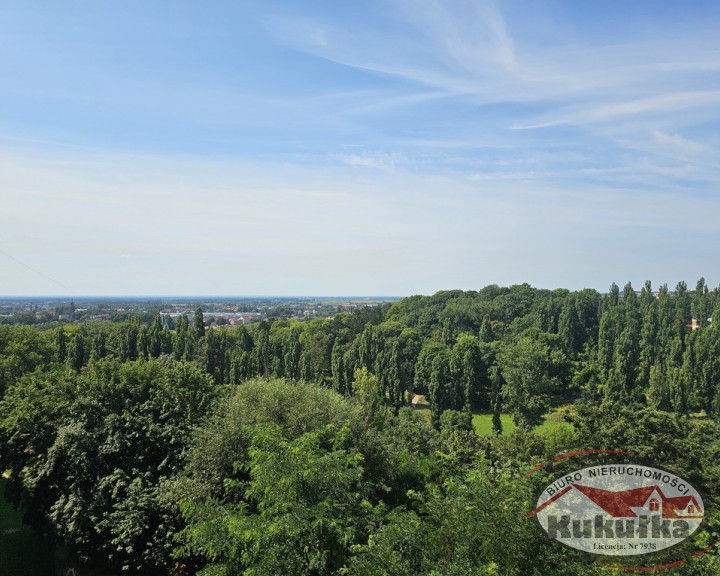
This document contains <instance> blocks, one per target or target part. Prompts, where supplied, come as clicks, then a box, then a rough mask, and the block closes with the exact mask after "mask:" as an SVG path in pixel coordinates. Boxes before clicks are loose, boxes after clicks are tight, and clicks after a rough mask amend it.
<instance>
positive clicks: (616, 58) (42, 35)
mask: <svg viewBox="0 0 720 576" xmlns="http://www.w3.org/2000/svg"><path fill="white" fill-rule="evenodd" d="M719 29H720V3H717V2H715V1H687V2H675V1H673V2H670V1H661V0H651V1H639V0H634V1H633V2H620V1H611V0H604V1H598V2H592V1H587V2H577V1H575V0H568V1H549V0H545V1H532V0H522V1H520V0H508V1H502V2H501V1H497V2H486V1H482V0H473V1H469V0H468V1H463V0H456V1H455V0H446V1H439V0H438V1H429V0H382V1H377V2H375V1H353V2H337V1H332V2H330V1H313V2H289V1H288V2H280V1H273V0H270V1H263V2H244V1H232V2H230V1H228V2H224V1H215V2H204V3H200V2H195V1H192V2H191V1H187V0H173V1H172V2H170V1H158V2H146V1H129V2H122V3H119V2H94V1H89V0H88V1H77V0H67V1H65V2H61V3H60V2H55V3H52V2H39V1H28V2H19V1H18V2H5V3H3V4H2V5H0V294H5V295H9V294H21V295H41V294H68V295H104V294H112V295H124V294H187V295H215V294H233V295H340V294H342V295H348V294H354V295H409V294H417V293H422V294H430V293H433V292H435V291H437V290H440V289H452V288H462V289H478V288H481V287H483V286H485V285H487V284H491V283H497V284H501V285H510V284H514V283H521V282H529V283H531V284H533V285H535V286H539V287H545V288H555V287H566V288H570V289H580V288H583V287H592V288H597V289H599V290H601V291H604V290H606V289H607V287H608V286H609V284H610V283H611V282H613V281H615V282H617V283H618V284H621V285H622V284H624V283H625V282H627V281H632V282H633V285H635V286H636V287H638V288H639V287H640V286H641V285H642V283H643V282H644V281H645V280H647V279H650V280H652V281H653V283H654V285H655V286H658V285H659V284H660V283H663V282H667V283H668V284H669V285H670V287H671V289H672V288H673V287H674V285H675V283H676V282H677V281H679V280H686V281H687V282H688V284H689V285H691V286H694V284H695V281H696V280H697V279H698V278H699V277H701V276H704V277H705V278H706V280H707V281H708V283H709V284H710V285H711V286H716V285H717V283H718V282H720V275H719V274H718V272H717V263H718V262H720V225H718V221H719V219H720V195H719V194H718V193H717V190H718V186H719V184H720V161H719V160H718V159H719V158H720V34H718V33H717V30H719Z"/></svg>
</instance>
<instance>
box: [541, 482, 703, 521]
mask: <svg viewBox="0 0 720 576" xmlns="http://www.w3.org/2000/svg"><path fill="white" fill-rule="evenodd" d="M572 489H575V490H577V491H578V492H580V493H582V494H583V495H584V496H585V497H586V498H588V499H589V500H590V501H591V502H593V504H595V505H596V506H597V507H598V508H601V509H602V510H603V511H604V512H605V513H607V514H608V515H609V516H612V517H614V518H637V517H638V516H640V515H641V514H645V515H647V514H652V513H653V512H654V513H659V514H660V515H661V516H662V517H663V518H668V519H675V518H692V519H694V520H702V519H703V517H704V516H703V511H702V509H701V508H700V505H699V504H698V501H697V500H696V499H695V496H692V495H690V496H675V497H673V498H668V497H667V496H665V494H663V492H662V490H660V488H659V487H658V486H643V487H642V488H633V489H631V490H620V491H617V492H613V491H612V490H602V489H601V488H592V487H590V486H582V485H581V484H570V485H569V486H567V487H566V488H565V489H564V490H561V491H560V492H558V493H557V494H555V496H553V497H552V498H550V499H549V500H547V501H545V502H544V503H543V504H542V505H541V506H539V507H538V508H536V509H535V510H533V511H532V512H531V513H530V514H528V516H534V515H535V514H537V513H538V512H540V510H542V509H543V508H545V507H546V506H549V505H550V504H552V503H553V502H555V501H557V500H559V499H560V498H562V497H563V496H565V495H566V494H567V493H568V492H569V491H570V490H572Z"/></svg>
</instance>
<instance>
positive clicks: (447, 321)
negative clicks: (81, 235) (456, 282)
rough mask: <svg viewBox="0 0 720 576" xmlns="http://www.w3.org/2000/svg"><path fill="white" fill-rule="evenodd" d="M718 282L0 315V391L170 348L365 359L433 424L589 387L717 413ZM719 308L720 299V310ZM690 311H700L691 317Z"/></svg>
mask: <svg viewBox="0 0 720 576" xmlns="http://www.w3.org/2000/svg"><path fill="white" fill-rule="evenodd" d="M718 302H719V298H718V290H717V289H714V290H710V289H709V288H708V286H707V285H706V284H705V282H704V280H703V279H701V280H700V281H698V283H697V285H696V288H695V290H694V291H691V290H688V289H687V285H686V284H685V283H684V282H680V283H678V284H677V286H676V287H675V290H674V291H673V292H672V293H671V292H669V290H668V288H667V286H666V285H663V286H660V288H659V289H658V291H657V292H654V291H653V290H652V287H651V285H650V283H649V282H647V283H646V284H645V285H644V286H643V288H642V289H641V290H640V292H639V293H637V292H636V291H635V290H634V289H633V287H632V286H631V285H630V284H629V283H628V284H627V285H626V286H625V287H624V289H623V290H622V291H620V289H619V288H618V286H617V285H615V284H613V285H612V286H611V287H610V290H609V292H608V293H607V294H605V295H601V294H599V293H598V292H597V291H595V290H582V291H579V292H570V291H567V290H555V291H549V290H539V289H535V288H532V287H530V286H528V285H526V284H523V285H518V286H512V287H509V288H501V287H498V286H488V287H486V288H483V289H482V290H480V291H476V292H475V291H468V292H463V291H444V292H438V293H437V294H435V295H434V296H427V297H426V296H413V297H410V298H405V299H404V300H401V301H399V302H397V303H395V304H393V305H385V306H377V307H373V308H370V307H368V308H363V309H359V310H356V311H355V312H354V313H352V314H350V313H341V314H338V315H337V316H335V317H334V318H333V319H316V320H311V321H307V322H298V321H296V320H270V321H267V320H266V321H263V322H259V323H256V324H251V325H249V326H239V327H234V328H226V329H219V328H211V329H208V328H207V327H206V326H205V323H204V321H203V315H202V310H200V309H198V311H197V312H196V314H195V315H194V318H193V321H192V323H190V322H189V321H188V318H187V317H186V316H181V317H180V318H179V319H178V320H177V322H176V325H175V328H174V329H173V330H170V329H169V328H168V326H167V325H166V324H165V323H164V322H163V318H162V317H161V316H160V315H159V314H158V315H157V316H156V317H155V318H154V319H153V321H152V322H148V323H146V324H142V323H140V321H139V320H138V319H132V320H127V321H124V322H120V323H95V324H93V323H86V324H83V325H80V326H66V327H61V328H57V329H54V330H51V331H48V332H42V333H36V332H33V331H32V329H31V328H27V327H23V328H11V327H0V352H1V354H0V358H1V359H2V360H0V361H2V365H0V394H1V393H2V389H3V387H4V386H5V385H7V383H8V382H10V381H12V380H13V379H16V378H17V377H18V376H19V375H20V374H21V373H23V372H24V371H27V370H31V369H32V368H34V367H35V366H38V365H41V364H46V363H50V362H53V361H55V362H59V363H62V364H66V365H68V366H71V367H72V368H74V369H75V370H76V371H80V370H81V369H82V368H83V367H84V366H86V365H87V364H89V363H92V362H94V361H97V360H100V359H103V358H109V357H113V358H117V359H119V360H121V361H127V360H137V359H147V358H159V357H162V356H169V357H172V358H174V359H175V360H178V361H180V360H184V361H192V362H195V363H198V364H199V365H200V366H201V367H202V368H203V369H204V370H205V371H206V372H207V373H208V374H210V375H211V376H212V378H213V380H214V381H215V383H216V384H220V385H225V384H239V383H241V382H243V381H245V380H248V379H250V378H254V377H256V376H263V377H270V376H275V377H279V378H291V379H295V380H305V381H312V382H317V383H319V384H321V385H323V386H327V387H330V388H333V389H334V390H336V391H337V392H339V393H341V394H343V395H348V396H350V395H353V393H354V391H353V389H352V383H353V380H354V379H355V374H356V372H357V371H358V370H361V369H365V370H367V372H368V373H370V374H372V375H374V376H375V377H376V378H377V380H378V383H379V386H380V387H381V389H382V391H383V393H384V394H385V395H386V397H387V399H388V401H389V403H390V404H391V405H392V406H393V407H394V408H395V410H398V409H399V408H400V407H402V406H405V405H408V404H409V403H410V401H411V399H412V396H413V395H414V394H424V395H426V397H427V399H428V401H429V402H430V405H431V409H432V414H433V421H434V423H435V424H436V425H437V424H438V422H439V418H440V415H441V414H442V412H443V411H444V410H446V409H453V410H465V411H467V412H472V411H477V410H482V411H491V410H495V411H499V410H503V411H508V412H511V413H512V414H513V415H514V416H515V418H516V420H517V421H518V422H519V423H522V424H526V425H530V426H532V425H535V424H537V423H538V422H539V421H540V419H541V417H542V415H543V414H544V413H545V412H546V411H547V410H548V408H549V407H550V406H551V405H552V404H556V403H562V402H566V401H572V400H574V399H576V398H577V397H579V396H580V395H581V394H585V395H586V396H590V397H593V398H594V399H596V400H598V401H602V402H607V403H612V404H615V403H619V404H623V405H628V406H635V407H642V406H651V407H654V408H658V409H661V410H667V411H673V412H678V413H687V412H690V411H695V412H699V411H701V410H704V411H705V412H706V413H708V414H712V415H718V414H720V395H718V393H717V389H718V386H717V384H718V382H720V326H716V327H715V328H713V326H712V322H711V318H712V316H713V313H714V312H715V311H716V308H717V306H718ZM716 315H717V316H718V317H720V313H719V314H716ZM693 319H695V320H694V322H695V324H694V325H693Z"/></svg>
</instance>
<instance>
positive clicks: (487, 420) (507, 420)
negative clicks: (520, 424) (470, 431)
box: [472, 412, 572, 436]
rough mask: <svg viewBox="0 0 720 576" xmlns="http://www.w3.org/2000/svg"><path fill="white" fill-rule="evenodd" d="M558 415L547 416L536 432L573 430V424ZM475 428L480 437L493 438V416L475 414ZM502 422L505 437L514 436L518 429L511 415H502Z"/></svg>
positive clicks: (547, 432)
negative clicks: (513, 433) (507, 435)
mask: <svg viewBox="0 0 720 576" xmlns="http://www.w3.org/2000/svg"><path fill="white" fill-rule="evenodd" d="M556 414H557V413H555V412H553V413H550V414H546V415H545V421H544V422H543V423H542V424H540V426H538V427H537V428H535V430H534V432H537V433H538V434H550V433H551V432H554V431H555V430H562V429H567V430H572V424H570V423H568V422H565V421H563V420H561V419H559V418H558V416H557V415H556ZM472 421H473V428H475V432H476V433H477V434H478V435H479V436H491V435H492V433H493V430H492V414H473V418H472ZM500 422H502V427H503V435H504V434H512V432H513V431H514V430H515V429H516V428H517V426H515V422H514V421H513V419H512V416H510V414H501V415H500Z"/></svg>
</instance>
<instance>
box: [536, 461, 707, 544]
mask: <svg viewBox="0 0 720 576" xmlns="http://www.w3.org/2000/svg"><path fill="white" fill-rule="evenodd" d="M704 514H705V506H704V504H703V500H702V497H701V496H700V494H699V493H698V491H697V490H696V489H695V488H694V487H693V486H692V485H691V484H690V483H689V482H688V481H687V480H684V479H683V478H681V477H680V476H677V475H675V474H672V473H670V472H667V471H665V470H662V469H659V468H653V467H650V466H641V465H638V464H629V463H628V464H598V465H596V466H590V467H587V468H582V469H580V470H574V471H570V472H566V473H564V474H563V475H562V476H560V477H557V478H555V479H554V480H553V481H552V482H550V483H549V484H548V485H547V486H546V487H545V488H544V489H543V491H542V492H541V494H540V497H539V498H538V501H537V504H536V507H535V509H534V510H533V511H532V512H531V513H530V514H528V516H530V517H533V516H534V517H536V518H537V519H538V521H539V522H540V525H541V526H542V528H543V529H544V530H545V531H546V532H547V534H548V536H549V537H550V538H553V539H555V540H557V541H558V542H561V543H562V544H565V545H566V546H569V547H571V548H575V549H577V550H581V551H583V552H588V553H591V554H600V555H606V556H637V555H640V554H651V553H653V552H658V551H660V550H664V549H666V548H670V547H671V546H674V545H676V544H679V543H680V542H683V541H684V540H686V539H688V538H689V537H690V536H691V535H692V534H693V533H694V532H695V531H696V530H697V529H698V528H699V527H700V525H701V524H702V522H703V519H704Z"/></svg>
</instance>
